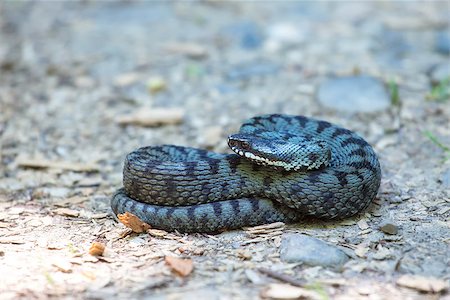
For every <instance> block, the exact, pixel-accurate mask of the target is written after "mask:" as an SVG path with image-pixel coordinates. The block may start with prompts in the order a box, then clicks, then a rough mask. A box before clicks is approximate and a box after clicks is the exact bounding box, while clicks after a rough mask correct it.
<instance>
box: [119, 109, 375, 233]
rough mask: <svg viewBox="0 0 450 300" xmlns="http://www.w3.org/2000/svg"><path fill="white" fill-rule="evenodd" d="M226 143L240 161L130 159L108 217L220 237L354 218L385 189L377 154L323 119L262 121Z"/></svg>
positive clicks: (149, 152)
mask: <svg viewBox="0 0 450 300" xmlns="http://www.w3.org/2000/svg"><path fill="white" fill-rule="evenodd" d="M228 144H229V146H230V147H231V148H232V150H233V151H234V152H235V153H233V154H219V153H215V152H211V151H207V150H201V149H195V148H189V147H181V146H174V145H162V146H151V147H143V148H140V149H137V150H135V151H133V152H131V153H129V154H128V155H127V157H126V159H125V164H124V169H123V185H124V187H123V188H121V189H119V190H118V191H117V192H116V193H115V194H114V196H113V197H112V199H111V207H112V210H113V211H114V213H115V214H120V213H124V212H130V213H132V214H134V215H136V216H138V217H139V218H140V219H141V220H142V221H144V222H146V223H148V224H150V225H151V226H152V227H153V228H159V229H164V230H167V231H174V230H177V231H179V232H218V231H221V230H225V229H235V228H240V227H243V226H254V225H260V224H264V223H270V222H277V221H282V222H286V223H292V222H296V221H299V220H301V219H302V218H305V217H308V216H312V217H317V218H321V219H337V218H345V217H350V216H352V215H354V214H356V213H358V212H360V211H362V210H363V209H365V208H366V207H367V206H368V205H369V204H370V203H371V202H372V200H373V199H374V198H375V196H376V194H377V191H378V188H379V186H380V180H381V169H380V164H379V162H378V158H377V156H376V154H375V152H374V150H373V149H372V147H371V146H370V145H369V144H368V143H367V142H366V141H365V140H364V139H363V138H361V137H360V136H358V135H357V134H356V133H354V132H352V131H350V130H348V129H345V128H341V127H339V126H336V125H334V124H331V123H328V122H326V121H321V120H316V119H313V118H308V117H304V116H291V115H280V114H272V115H263V116H257V117H254V118H252V119H249V120H248V121H246V122H244V124H243V125H242V126H241V129H240V131H239V133H238V134H236V135H234V136H233V135H232V136H230V138H229V140H228ZM309 144H312V148H308V147H309ZM305 147H306V148H307V150H305V151H306V152H305V153H302V151H304V149H305ZM279 151H285V152H286V151H287V154H286V153H285V152H280V153H278V152H279ZM293 152H294V153H293ZM298 153H300V155H297V154H298ZM296 155H297V156H296ZM293 161H294V162H295V163H296V165H295V166H294V164H293ZM268 164H269V165H268Z"/></svg>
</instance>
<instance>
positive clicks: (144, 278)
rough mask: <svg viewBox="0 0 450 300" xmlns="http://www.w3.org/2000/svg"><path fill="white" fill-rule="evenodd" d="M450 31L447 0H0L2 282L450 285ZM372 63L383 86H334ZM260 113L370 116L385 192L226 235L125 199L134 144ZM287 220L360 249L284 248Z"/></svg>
mask: <svg viewBox="0 0 450 300" xmlns="http://www.w3.org/2000/svg"><path fill="white" fill-rule="evenodd" d="M448 34H449V20H448V5H447V3H445V2H438V1H435V2H427V5H423V3H416V2H398V1H392V2H376V1H373V2H364V3H363V2H348V3H340V4H336V3H334V2H312V1H310V2H280V3H278V2H277V3H276V4H275V3H274V2H266V3H258V4H256V3H251V2H246V3H239V2H233V1H224V2H217V1H201V2H199V3H195V4H194V3H184V2H176V1H175V2H167V3H166V2H133V1H120V2H90V1H83V2H63V1H61V2H13V1H3V2H0V41H1V43H0V162H1V163H0V298H1V299H17V298H24V299H33V298H41V299H44V298H80V299H85V298H111V299H121V298H150V297H151V298H156V299H186V298H193V299H199V298H211V299H213V298H214V297H216V298H220V299H255V298H258V297H263V298H286V297H288V298H299V297H303V298H310V299H318V298H320V299H324V298H330V299H361V298H371V299H438V298H440V297H441V298H445V297H448V281H449V279H450V277H449V274H450V269H449V265H450V261H449V256H448V253H449V245H448V243H449V239H448V236H449V234H448V233H449V226H450V225H449V215H450V202H449V201H450V200H449V199H450V194H449V188H448V182H449V175H448V174H449V172H448V170H449V169H450V158H449V157H450V153H449V151H450V150H449V148H450V146H449V145H450V133H449V127H448V124H450V120H449V116H450V105H449V99H448V98H449V97H448V95H449V94H448V81H446V79H445V74H446V73H445V72H442V71H439V72H438V71H435V73H434V74H433V72H432V70H437V69H436V66H445V65H446V64H448V59H449V56H448V54H447V52H446V51H445V48H443V47H442V46H437V43H442V42H444V44H443V45H444V46H445V36H448ZM437 37H440V38H437ZM439 45H440V44H439ZM442 69H443V70H444V71H445V67H441V69H440V70H442ZM442 74H444V75H442ZM361 77H363V78H376V81H373V80H372V79H371V82H372V83H371V84H370V86H372V87H373V86H379V85H380V84H381V83H383V85H384V86H385V88H386V90H385V91H384V92H381V90H379V91H380V92H377V93H378V95H379V96H377V97H375V98H373V101H375V102H372V101H369V102H368V101H367V100H362V102H359V101H360V100H358V99H361V98H359V97H361V94H364V95H366V94H367V93H366V92H367V91H366V90H365V89H362V90H360V92H358V93H356V94H353V96H352V97H354V98H353V101H354V100H355V99H357V102H347V103H346V105H345V106H344V107H343V106H342V105H343V104H341V103H339V100H341V98H336V97H337V96H338V95H339V94H338V93H341V92H348V91H349V90H353V89H355V86H357V85H356V84H351V85H350V86H348V87H347V88H344V89H342V84H339V86H338V87H337V88H333V89H334V90H333V89H332V92H331V93H330V94H329V97H335V98H334V99H333V98H331V99H332V101H331V102H330V103H329V105H324V104H323V103H322V102H319V101H318V99H317V97H316V96H317V95H316V91H318V89H319V88H320V87H321V86H322V87H323V85H324V84H325V83H326V82H328V80H331V79H333V78H334V79H335V80H338V81H339V79H341V78H353V79H352V82H353V83H354V82H355V81H354V80H355V79H356V78H361ZM370 86H369V88H370ZM336 89H337V90H336ZM346 99H347V98H346ZM334 100H336V101H334ZM374 103H376V106H373V104H374ZM347 104H351V105H347ZM380 104H382V105H380ZM263 113H288V114H301V115H307V116H314V117H316V118H320V119H325V120H328V121H330V122H333V123H336V124H339V125H341V126H344V127H346V128H349V129H352V130H355V131H356V132H358V133H359V134H360V135H362V136H363V137H364V138H365V139H366V140H367V141H368V142H370V143H371V144H372V145H373V147H374V149H375V150H376V152H377V153H378V155H379V158H380V163H381V166H382V173H383V178H382V182H381V187H380V191H379V194H378V196H377V198H376V199H375V201H374V203H373V205H371V206H370V207H369V208H368V209H367V210H366V211H365V212H364V213H362V214H361V215H359V216H355V217H354V218H351V219H349V220H338V221H334V222H323V221H318V220H304V222H300V223H299V224H295V225H290V226H284V225H283V224H270V225H268V226H263V227H257V228H246V229H243V230H238V231H232V232H224V233H221V234H218V235H204V234H192V235H182V234H178V233H166V232H161V231H158V230H156V229H150V230H148V232H147V233H140V234H136V233H131V232H130V230H128V229H126V228H125V227H124V226H123V225H122V224H120V223H118V222H117V220H116V219H115V218H114V217H113V216H112V215H111V213H110V209H109V199H110V197H111V195H112V193H114V191H115V190H116V189H117V188H119V187H120V186H121V184H122V183H121V181H122V174H121V169H122V164H123V159H124V157H125V155H126V154H127V153H128V152H130V151H131V150H133V149H135V148H137V147H141V146H145V145H155V144H163V143H164V144H177V145H184V146H191V147H200V148H207V149H211V150H214V151H219V152H224V151H229V150H228V149H227V145H226V137H227V135H228V134H230V133H233V132H235V131H236V130H238V128H239V125H240V124H241V123H242V122H243V121H244V120H245V119H247V118H249V117H252V116H255V115H258V114H263ZM387 225H388V226H387ZM283 234H305V235H307V236H309V237H311V238H315V239H319V240H321V241H323V242H324V243H326V244H327V245H332V246H333V247H337V248H339V249H340V250H342V251H344V252H345V254H346V255H347V256H349V257H350V259H349V260H348V261H347V262H346V263H345V264H343V265H342V266H341V267H340V268H334V267H328V266H309V265H307V264H303V263H287V262H284V261H282V260H281V257H280V247H281V244H282V236H283ZM94 243H95V245H97V244H96V243H101V244H102V245H104V246H105V250H104V252H103V253H102V255H101V256H95V255H92V254H90V253H91V252H90V251H91V250H90V249H92V246H91V245H94ZM177 258H180V259H181V260H177Z"/></svg>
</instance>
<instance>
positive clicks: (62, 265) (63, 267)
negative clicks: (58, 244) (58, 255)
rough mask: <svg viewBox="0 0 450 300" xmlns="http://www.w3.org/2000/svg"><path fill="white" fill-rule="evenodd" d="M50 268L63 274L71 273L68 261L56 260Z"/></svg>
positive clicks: (70, 265)
mask: <svg viewBox="0 0 450 300" xmlns="http://www.w3.org/2000/svg"><path fill="white" fill-rule="evenodd" d="M52 266H54V267H56V268H57V269H58V270H59V271H61V272H63V273H72V264H71V263H70V262H69V261H66V260H63V259H58V260H55V261H53V262H52Z"/></svg>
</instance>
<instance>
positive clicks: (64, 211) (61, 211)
mask: <svg viewBox="0 0 450 300" xmlns="http://www.w3.org/2000/svg"><path fill="white" fill-rule="evenodd" d="M53 212H54V213H55V214H57V215H61V216H66V217H78V216H79V215H80V212H79V211H78V210H75V209H69V208H64V207H61V208H57V209H54V210H53Z"/></svg>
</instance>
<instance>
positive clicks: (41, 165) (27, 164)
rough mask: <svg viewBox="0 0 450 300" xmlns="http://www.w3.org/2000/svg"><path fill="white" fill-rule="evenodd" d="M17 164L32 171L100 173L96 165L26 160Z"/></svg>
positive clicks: (18, 161) (20, 159)
mask: <svg viewBox="0 0 450 300" xmlns="http://www.w3.org/2000/svg"><path fill="white" fill-rule="evenodd" d="M16 163H17V165H18V166H19V167H22V168H32V169H62V170H68V171H74V172H98V171H99V170H100V166H99V165H97V164H94V163H90V164H85V163H72V162H65V161H50V160H44V159H25V158H19V159H17V160H16Z"/></svg>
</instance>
